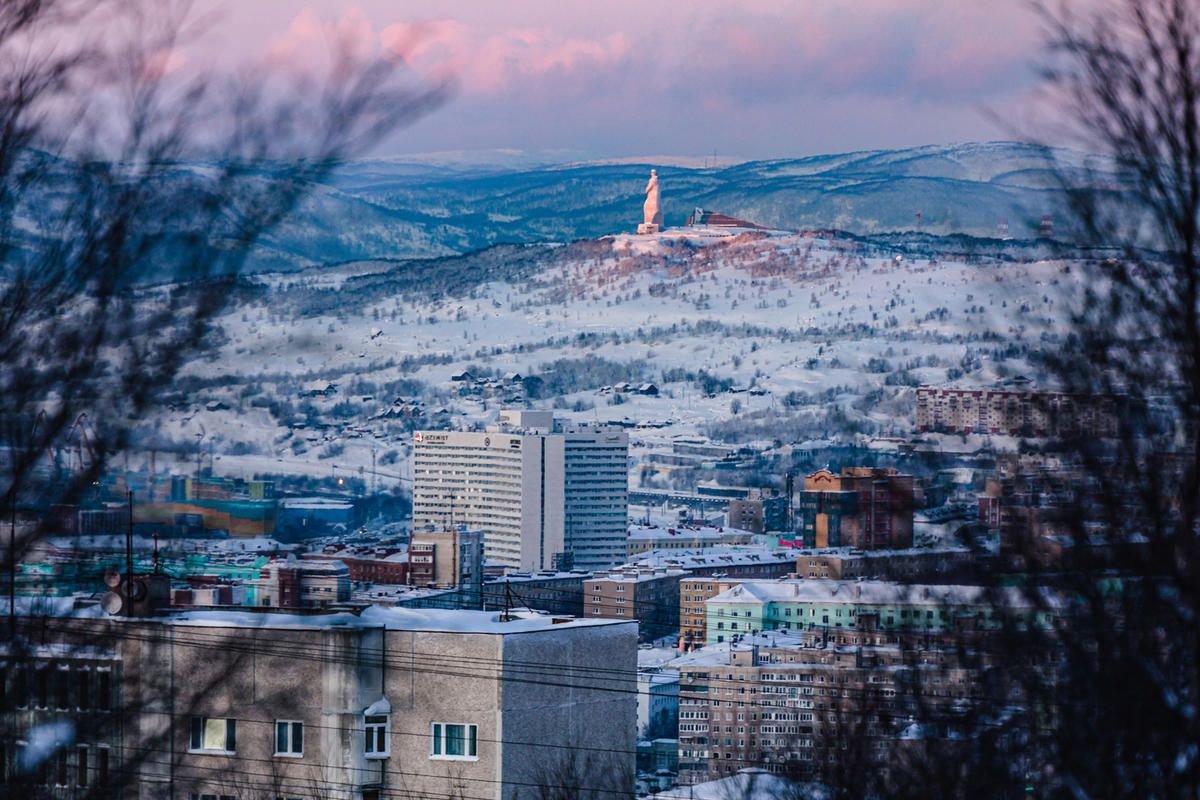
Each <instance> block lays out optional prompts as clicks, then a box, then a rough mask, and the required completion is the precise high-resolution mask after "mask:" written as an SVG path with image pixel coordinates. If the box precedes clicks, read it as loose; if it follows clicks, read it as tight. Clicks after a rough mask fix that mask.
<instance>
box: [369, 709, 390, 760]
mask: <svg viewBox="0 0 1200 800" xmlns="http://www.w3.org/2000/svg"><path fill="white" fill-rule="evenodd" d="M363 722H364V725H363V727H364V728H365V730H366V744H365V745H364V747H363V752H364V753H366V756H367V758H387V757H388V752H389V751H388V735H387V733H388V715H387V714H368V715H366V716H365V717H364V718H363Z"/></svg>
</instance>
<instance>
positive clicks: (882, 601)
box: [707, 578, 1054, 609]
mask: <svg viewBox="0 0 1200 800" xmlns="http://www.w3.org/2000/svg"><path fill="white" fill-rule="evenodd" d="M707 602H709V603H712V604H714V605H723V604H724V605H742V604H745V605H759V604H761V603H787V602H792V603H824V604H830V605H836V604H843V603H844V604H863V605H892V606H895V605H906V606H943V605H960V606H985V607H993V606H994V607H996V608H1001V609H1012V608H1031V607H1033V605H1034V603H1033V602H1032V601H1031V599H1030V597H1029V596H1028V594H1027V593H1026V592H1025V591H1024V590H1022V589H1019V588H1016V587H1000V588H992V587H986V586H961V585H960V586H954V585H949V586H947V585H936V584H901V583H892V582H888V581H833V580H820V581H813V580H804V579H793V578H780V579H777V580H762V581H746V582H743V583H741V584H739V585H738V586H734V587H732V588H730V589H728V590H726V591H724V592H722V593H721V594H719V595H717V596H715V597H712V598H710V599H709V600H708V601H707ZM1043 602H1045V603H1052V602H1054V598H1053V596H1051V595H1049V594H1046V596H1045V598H1044V600H1043Z"/></svg>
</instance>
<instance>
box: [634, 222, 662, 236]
mask: <svg viewBox="0 0 1200 800" xmlns="http://www.w3.org/2000/svg"><path fill="white" fill-rule="evenodd" d="M638 233H658V226H657V225H655V224H654V223H653V222H643V223H642V224H641V225H638Z"/></svg>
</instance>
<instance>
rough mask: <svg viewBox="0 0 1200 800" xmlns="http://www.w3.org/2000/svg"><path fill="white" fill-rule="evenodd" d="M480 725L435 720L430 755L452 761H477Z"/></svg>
mask: <svg viewBox="0 0 1200 800" xmlns="http://www.w3.org/2000/svg"><path fill="white" fill-rule="evenodd" d="M478 730H479V728H478V726H477V725H460V724H454V723H447V722H434V723H432V724H431V725H430V744H429V757H430V758H434V759H444V760H451V761H475V760H477V759H478V758H479V755H478V748H477V742H478Z"/></svg>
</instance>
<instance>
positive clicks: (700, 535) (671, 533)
mask: <svg viewBox="0 0 1200 800" xmlns="http://www.w3.org/2000/svg"><path fill="white" fill-rule="evenodd" d="M754 535H755V534H754V532H753V531H746V530H742V529H740V528H710V527H708V526H700V525H672V526H670V527H663V526H659V525H632V526H630V528H629V538H630V539H634V540H643V539H645V540H656V539H664V540H668V541H669V540H671V539H713V540H715V541H720V540H721V539H723V538H725V537H735V536H754Z"/></svg>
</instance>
